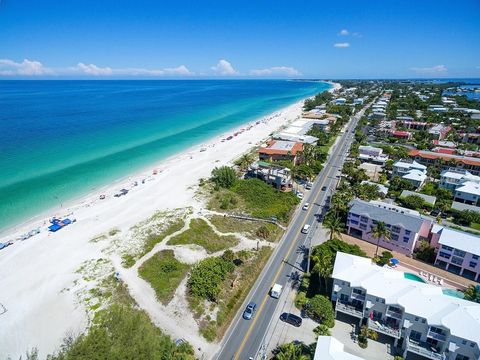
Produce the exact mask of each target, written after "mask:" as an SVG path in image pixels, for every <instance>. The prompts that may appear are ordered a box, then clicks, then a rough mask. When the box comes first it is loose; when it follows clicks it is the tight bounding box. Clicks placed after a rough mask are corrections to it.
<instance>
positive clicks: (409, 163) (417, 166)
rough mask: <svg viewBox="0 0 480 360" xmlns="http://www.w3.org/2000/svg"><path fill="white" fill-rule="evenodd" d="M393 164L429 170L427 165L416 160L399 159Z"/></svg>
mask: <svg viewBox="0 0 480 360" xmlns="http://www.w3.org/2000/svg"><path fill="white" fill-rule="evenodd" d="M393 166H396V167H401V168H408V169H417V170H427V167H426V166H425V165H422V164H419V163H418V162H416V161H415V160H414V161H412V162H407V161H402V160H399V161H397V162H396V163H395V164H393Z"/></svg>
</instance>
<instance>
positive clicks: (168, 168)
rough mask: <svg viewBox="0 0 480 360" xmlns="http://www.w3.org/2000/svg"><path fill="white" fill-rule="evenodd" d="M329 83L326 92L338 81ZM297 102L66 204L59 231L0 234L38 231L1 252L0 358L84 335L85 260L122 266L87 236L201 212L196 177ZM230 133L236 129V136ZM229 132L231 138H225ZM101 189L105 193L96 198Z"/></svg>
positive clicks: (227, 159) (256, 139) (294, 111)
mask: <svg viewBox="0 0 480 360" xmlns="http://www.w3.org/2000/svg"><path fill="white" fill-rule="evenodd" d="M333 85H334V88H333V89H331V91H332V90H335V89H337V88H338V87H339V85H338V84H333ZM302 104H303V101H301V102H298V103H295V104H293V105H290V106H288V107H286V108H284V109H282V110H279V111H276V112H275V113H273V114H271V115H269V116H265V117H263V118H261V119H258V120H257V121H253V122H250V123H249V124H245V125H243V126H241V127H239V128H237V129H236V130H232V131H230V132H229V133H225V134H224V135H223V136H219V137H216V138H214V139H211V140H210V141H208V142H206V143H205V144H203V145H200V146H196V147H194V148H191V149H189V150H187V151H185V152H183V153H180V154H178V155H176V156H173V157H171V158H169V159H166V160H165V161H162V162H160V163H159V164H157V165H156V166H152V167H151V168H149V169H148V170H146V171H144V172H141V173H138V174H135V175H132V176H130V177H129V178H127V179H124V180H122V181H119V182H116V183H115V184H113V185H111V186H108V187H106V188H104V189H102V190H101V192H96V193H93V194H89V195H88V196H86V197H84V198H83V199H81V200H80V201H79V202H78V203H77V204H72V205H71V206H65V205H64V206H63V208H59V209H57V210H56V211H54V212H52V213H51V214H49V217H50V218H51V217H52V216H58V217H64V216H66V215H68V214H69V218H70V219H73V218H74V219H76V222H74V223H73V224H71V225H68V226H66V227H65V228H63V229H61V230H59V231H58V232H55V233H52V232H49V231H48V230H47V227H48V225H50V223H49V218H45V219H41V220H38V219H37V220H35V221H34V222H31V223H28V224H24V225H22V226H18V227H17V229H18V230H17V231H16V232H15V233H9V234H5V235H2V238H1V239H0V242H6V241H9V240H14V239H17V238H18V237H19V235H21V234H24V233H26V232H28V231H30V230H32V229H34V228H37V227H40V229H41V232H40V233H39V234H37V235H34V236H32V237H30V238H29V239H27V240H24V241H21V240H15V241H14V243H13V244H12V245H11V246H9V247H8V248H5V249H3V250H1V253H0V273H1V274H2V276H1V277H0V359H3V358H6V357H7V356H11V357H12V359H17V358H19V356H20V355H22V354H25V351H26V350H28V349H30V348H32V347H37V348H38V350H39V353H40V357H41V358H43V357H44V356H45V355H46V354H48V353H52V352H54V351H55V350H56V349H58V346H59V345H60V344H61V342H62V339H63V338H64V337H65V335H66V334H74V335H75V334H80V333H82V332H83V331H84V330H85V328H86V326H87V325H88V316H87V312H86V309H85V305H84V303H82V301H80V300H79V298H78V296H77V295H76V292H75V289H76V286H78V285H77V284H78V281H79V280H81V277H82V275H81V274H80V273H79V272H77V270H78V269H79V268H80V267H81V266H82V264H85V263H86V262H88V261H89V260H96V259H100V258H103V259H105V258H108V260H109V261H110V262H111V263H112V264H114V265H115V266H120V265H118V263H119V257H118V253H115V252H106V251H105V248H106V247H112V244H111V243H109V242H108V241H99V242H92V241H91V240H92V239H94V238H95V237H98V236H99V235H101V234H105V233H108V232H109V231H110V230H111V229H118V230H119V231H120V233H121V234H126V233H128V231H129V229H131V228H132V226H134V225H136V224H138V223H139V222H141V221H143V220H145V219H147V218H148V217H150V216H151V215H152V214H154V213H155V212H156V211H158V210H166V209H176V208H186V207H191V208H192V209H193V211H194V212H198V211H200V210H201V208H202V207H203V206H204V205H203V204H202V203H201V202H199V201H198V200H197V199H195V196H194V195H195V191H196V188H197V185H198V183H199V179H200V178H207V177H209V175H210V172H211V170H212V169H213V168H214V167H216V166H222V165H226V164H231V162H232V161H233V160H235V159H236V158H238V157H239V156H240V155H241V154H242V153H244V152H245V151H247V150H248V149H249V148H251V147H253V146H255V145H260V144H261V143H262V142H264V141H265V140H266V139H267V138H268V136H269V134H271V133H272V132H274V131H275V130H277V129H278V128H279V127H281V126H283V125H286V124H287V123H289V122H292V121H294V120H295V119H297V118H298V117H299V116H301V107H302ZM234 133H238V134H237V135H236V136H233V134H234ZM230 135H232V136H233V138H232V139H231V140H225V139H226V138H227V137H228V136H230ZM154 173H156V175H154ZM135 182H136V184H137V185H135ZM122 188H125V189H128V190H129V192H128V194H127V195H125V196H121V197H115V196H114V194H116V193H118V191H119V190H120V189H122ZM102 194H103V195H105V199H103V200H100V195H102ZM127 245H128V244H127ZM115 246H116V244H115ZM185 256H187V257H188V254H187V255H185ZM183 285H184V284H183ZM133 290H135V289H133ZM152 291H153V290H152ZM2 306H3V308H2ZM152 306H154V304H153V305H152ZM169 321H170V323H168V324H165V327H162V328H164V330H165V331H166V332H167V333H168V334H170V335H171V336H172V337H186V336H182V333H181V332H180V333H179V334H178V333H176V331H175V320H174V319H170V320H169V319H164V318H162V319H160V324H161V323H162V322H169ZM155 323H157V322H155ZM187 340H190V339H188V338H187ZM193 345H194V346H196V345H197V344H193Z"/></svg>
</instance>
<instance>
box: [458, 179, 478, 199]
mask: <svg viewBox="0 0 480 360" xmlns="http://www.w3.org/2000/svg"><path fill="white" fill-rule="evenodd" d="M455 191H460V192H463V193H467V194H473V195H479V196H480V184H479V183H478V182H476V181H465V182H463V183H462V184H461V185H460V186H458V187H457V188H456V189H455Z"/></svg>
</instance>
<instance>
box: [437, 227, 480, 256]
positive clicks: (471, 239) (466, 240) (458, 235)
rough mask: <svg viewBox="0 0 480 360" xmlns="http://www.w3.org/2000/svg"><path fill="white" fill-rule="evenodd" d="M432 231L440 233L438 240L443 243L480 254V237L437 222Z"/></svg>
mask: <svg viewBox="0 0 480 360" xmlns="http://www.w3.org/2000/svg"><path fill="white" fill-rule="evenodd" d="M432 232H434V233H437V234H440V239H439V240H438V242H439V243H440V244H442V245H446V246H450V247H452V248H455V249H458V250H463V251H466V252H469V253H470V254H474V255H480V237H479V236H475V235H473V234H469V233H466V232H463V231H458V230H453V229H450V228H447V227H443V226H441V225H438V224H435V225H434V226H433V227H432Z"/></svg>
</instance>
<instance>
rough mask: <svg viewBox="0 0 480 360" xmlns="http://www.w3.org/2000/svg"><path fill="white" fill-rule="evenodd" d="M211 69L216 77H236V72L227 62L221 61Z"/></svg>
mask: <svg viewBox="0 0 480 360" xmlns="http://www.w3.org/2000/svg"><path fill="white" fill-rule="evenodd" d="M211 69H212V70H213V71H214V72H215V73H216V74H218V75H237V74H238V72H237V71H236V70H235V69H234V68H233V66H232V64H230V63H229V62H228V61H227V60H225V59H221V60H220V61H219V62H218V64H217V65H215V66H212V67H211Z"/></svg>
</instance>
